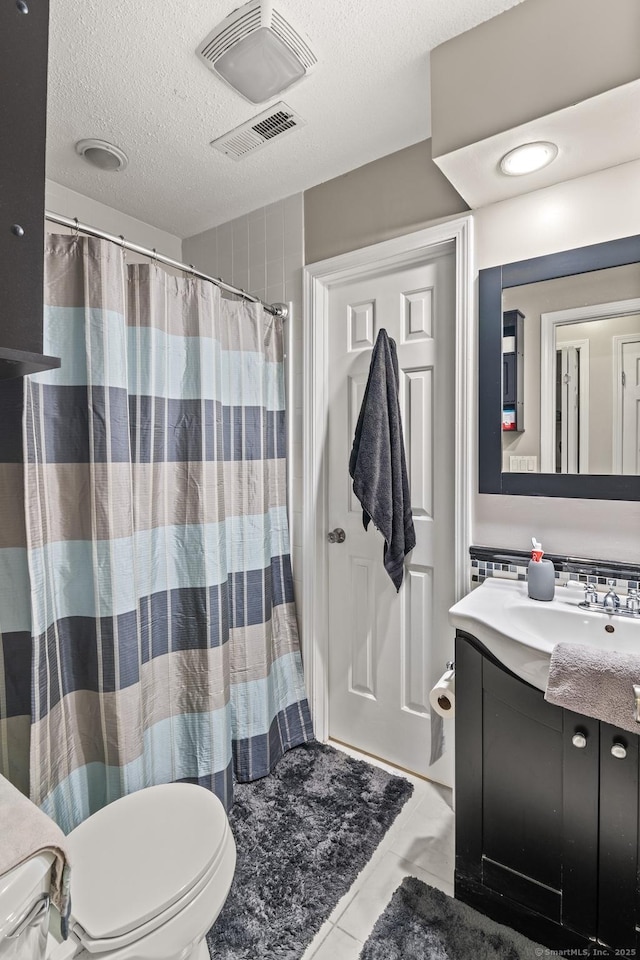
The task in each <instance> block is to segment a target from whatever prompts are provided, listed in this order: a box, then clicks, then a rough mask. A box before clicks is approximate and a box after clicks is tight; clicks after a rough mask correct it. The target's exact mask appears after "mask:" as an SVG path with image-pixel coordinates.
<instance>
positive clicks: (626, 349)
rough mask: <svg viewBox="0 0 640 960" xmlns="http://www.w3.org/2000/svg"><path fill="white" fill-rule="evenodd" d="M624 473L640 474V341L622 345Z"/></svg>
mask: <svg viewBox="0 0 640 960" xmlns="http://www.w3.org/2000/svg"><path fill="white" fill-rule="evenodd" d="M622 388H623V389H622V472H623V473H626V474H634V475H638V474H640V340H631V341H627V342H626V343H623V344H622Z"/></svg>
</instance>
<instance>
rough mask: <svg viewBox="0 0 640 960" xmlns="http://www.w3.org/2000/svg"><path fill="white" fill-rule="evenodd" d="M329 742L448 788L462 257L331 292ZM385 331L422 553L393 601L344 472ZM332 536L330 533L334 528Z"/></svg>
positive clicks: (448, 253) (373, 536)
mask: <svg viewBox="0 0 640 960" xmlns="http://www.w3.org/2000/svg"><path fill="white" fill-rule="evenodd" d="M329 297H330V299H329V329H328V331H327V333H328V352H329V430H328V437H329V442H328V458H329V463H328V476H329V483H328V507H327V516H328V519H329V529H330V530H331V529H333V528H340V529H342V530H344V531H345V534H346V537H345V539H344V542H342V543H338V542H335V543H332V544H330V545H329V549H328V557H329V560H328V563H329V694H328V700H329V736H330V737H332V738H333V739H336V740H339V741H341V742H342V743H345V744H349V745H351V746H353V747H356V748H357V749H359V750H362V751H365V752H367V753H369V754H372V755H374V756H376V757H379V758H381V759H383V760H386V761H388V762H390V763H393V764H395V765H397V766H400V767H403V768H405V769H407V770H410V771H413V772H415V773H418V774H421V775H423V776H426V775H428V776H429V777H430V778H432V779H435V780H439V781H441V782H445V783H447V782H449V783H450V782H451V779H452V750H451V747H452V730H449V741H448V749H447V751H446V753H445V756H444V758H443V759H442V760H439V761H438V762H437V764H436V765H434V766H433V767H431V768H429V751H430V735H429V690H430V689H431V687H432V686H433V683H434V682H435V681H436V680H437V679H438V677H439V676H440V675H441V673H442V672H443V671H444V669H445V664H446V661H447V660H448V659H452V658H453V630H452V629H451V627H450V626H449V625H448V622H447V612H448V609H449V607H450V606H451V604H452V603H453V602H454V599H455V597H454V590H455V587H454V428H455V424H454V399H455V393H454V390H455V382H454V381H455V377H454V367H455V358H454V350H455V252H454V249H453V244H443V245H440V246H438V247H434V248H433V252H432V255H431V256H430V258H429V260H428V261H427V262H422V263H420V264H419V265H417V266H407V267H399V268H398V267H396V268H394V270H392V271H388V272H385V273H383V274H382V275H376V276H371V275H369V276H366V275H365V276H362V277H360V278H358V279H355V280H350V281H348V282H346V283H344V284H343V285H339V286H335V287H332V288H331V290H330V294H329ZM382 327H384V328H385V329H386V330H387V333H388V334H389V336H390V337H392V338H393V339H394V340H395V341H396V345H397V349H398V364H399V368H400V407H401V412H402V420H403V428H404V439H405V451H406V457H407V471H408V474H409V483H410V488H411V503H412V508H413V517H414V524H415V529H416V539H417V543H416V547H415V549H414V550H413V551H412V553H411V554H409V555H408V557H407V559H406V561H405V576H404V583H403V586H402V588H401V590H400V592H399V593H398V594H397V593H396V590H395V588H394V586H393V584H392V582H391V580H390V579H389V576H388V574H387V573H386V571H385V569H384V567H383V563H382V555H383V546H384V540H383V538H382V535H381V534H380V533H378V531H377V530H376V529H375V528H374V527H373V524H370V526H369V530H368V531H365V530H364V527H363V523H362V508H361V506H360V504H359V502H358V500H357V499H356V497H355V496H354V494H353V491H352V485H351V483H352V482H351V478H350V476H349V471H348V465H349V455H350V452H351V447H352V443H353V436H354V432H355V426H356V421H357V419H358V413H359V411H360V405H361V402H362V398H363V395H364V390H365V386H366V382H367V376H368V373H369V364H370V360H371V351H372V348H373V345H374V343H375V340H376V337H377V334H378V331H379V330H380V329H381V328H382ZM327 532H328V531H327Z"/></svg>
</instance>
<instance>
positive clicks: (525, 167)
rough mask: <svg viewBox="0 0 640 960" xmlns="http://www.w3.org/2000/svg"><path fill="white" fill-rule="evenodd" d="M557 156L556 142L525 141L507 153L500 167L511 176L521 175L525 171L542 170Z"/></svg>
mask: <svg viewBox="0 0 640 960" xmlns="http://www.w3.org/2000/svg"><path fill="white" fill-rule="evenodd" d="M557 156H558V148H557V146H556V145H555V143H550V142H549V141H547V140H536V141H535V143H523V144H522V145H521V146H519V147H516V148H515V149H514V150H509V152H508V153H505V155H504V157H503V158H502V160H501V161H500V169H501V170H502V172H503V173H506V174H507V175H508V176H510V177H520V176H522V174H525V173H533V172H534V171H535V170H542V168H543V167H546V166H548V164H550V163H551V162H552V161H553V160H555V158H556V157H557Z"/></svg>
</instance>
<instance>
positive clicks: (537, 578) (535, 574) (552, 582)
mask: <svg viewBox="0 0 640 960" xmlns="http://www.w3.org/2000/svg"><path fill="white" fill-rule="evenodd" d="M531 543H532V544H533V550H532V551H531V560H530V561H529V568H528V572H527V583H528V586H529V596H530V597H531V599H532V600H553V594H554V592H555V589H556V574H555V570H554V567H553V564H552V563H551V560H543V559H542V555H543V550H542V544H541V543H539V542H538V541H537V540H536V538H535V537H532V538H531Z"/></svg>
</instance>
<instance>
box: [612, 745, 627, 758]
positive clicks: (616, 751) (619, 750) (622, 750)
mask: <svg viewBox="0 0 640 960" xmlns="http://www.w3.org/2000/svg"><path fill="white" fill-rule="evenodd" d="M626 755H627V748H626V747H625V745H624V743H619V742H618V743H614V745H613V746H612V747H611V756H612V757H615V758H616V760H624V758H625V757H626Z"/></svg>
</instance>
